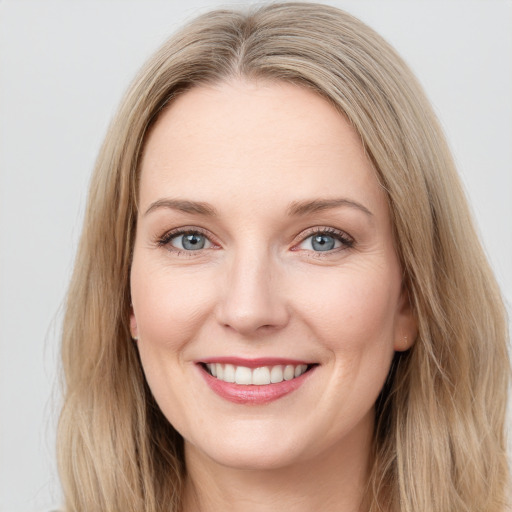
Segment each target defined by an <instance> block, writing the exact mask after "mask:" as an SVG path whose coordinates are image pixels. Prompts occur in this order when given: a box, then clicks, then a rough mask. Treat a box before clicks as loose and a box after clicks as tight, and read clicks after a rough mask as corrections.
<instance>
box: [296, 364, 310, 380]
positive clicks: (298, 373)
mask: <svg viewBox="0 0 512 512" xmlns="http://www.w3.org/2000/svg"><path fill="white" fill-rule="evenodd" d="M307 368H308V367H307V365H305V364H300V365H299V366H296V367H295V372H294V376H295V377H300V376H301V375H302V374H303V373H304V372H305V371H306V370H307Z"/></svg>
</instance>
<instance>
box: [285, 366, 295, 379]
mask: <svg viewBox="0 0 512 512" xmlns="http://www.w3.org/2000/svg"><path fill="white" fill-rule="evenodd" d="M283 377H284V380H292V379H293V378H294V377H295V368H294V367H293V366H292V365H291V364H287V365H286V366H285V367H284V372H283Z"/></svg>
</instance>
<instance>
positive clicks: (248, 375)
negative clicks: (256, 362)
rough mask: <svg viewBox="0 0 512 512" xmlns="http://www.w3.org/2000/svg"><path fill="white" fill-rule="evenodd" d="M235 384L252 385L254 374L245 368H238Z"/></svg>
mask: <svg viewBox="0 0 512 512" xmlns="http://www.w3.org/2000/svg"><path fill="white" fill-rule="evenodd" d="M235 382H236V383H237V384H252V372H251V369H250V368H246V367H245V366H237V368H236V371H235Z"/></svg>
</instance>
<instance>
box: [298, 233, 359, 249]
mask: <svg viewBox="0 0 512 512" xmlns="http://www.w3.org/2000/svg"><path fill="white" fill-rule="evenodd" d="M353 244H354V242H353V240H352V239H350V238H348V237H347V236H346V235H344V234H343V233H338V232H336V233H332V232H330V231H318V232H316V233H313V234H312V235H310V236H308V237H307V238H305V239H304V240H303V241H302V242H301V243H300V244H299V246H298V248H299V249H302V250H307V251H314V252H328V251H332V250H334V249H339V248H340V247H347V248H348V247H352V245H353Z"/></svg>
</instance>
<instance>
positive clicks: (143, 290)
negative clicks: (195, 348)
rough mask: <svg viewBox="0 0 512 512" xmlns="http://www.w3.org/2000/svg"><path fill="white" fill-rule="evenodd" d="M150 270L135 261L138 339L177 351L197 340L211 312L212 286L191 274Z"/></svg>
mask: <svg viewBox="0 0 512 512" xmlns="http://www.w3.org/2000/svg"><path fill="white" fill-rule="evenodd" d="M148 268H149V267H148V265H145V264H144V262H143V261H141V262H140V263H139V262H138V261H137V260H134V264H133V267H132V274H131V291H132V303H133V308H134V313H135V317H136V320H137V326H138V331H139V336H140V338H141V339H147V340H151V342H152V343H154V344H162V345H163V346H165V347H167V348H176V349H177V348H179V346H178V345H181V344H183V343H186V342H187V341H188V340H190V339H191V338H192V337H193V336H194V334H195V332H196V330H197V328H198V327H199V326H200V325H201V322H202V318H203V317H204V316H205V315H206V314H207V312H208V311H209V310H210V309H211V305H212V291H213V284H212V282H211V280H210V279H205V278H204V276H201V278H200V276H198V275H195V274H191V273H190V272H184V271H181V272H180V271H176V269H173V268H169V269H163V270H162V269H158V271H153V272H152V271H151V269H150V268H149V270H148ZM162 348H163V347H162Z"/></svg>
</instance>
